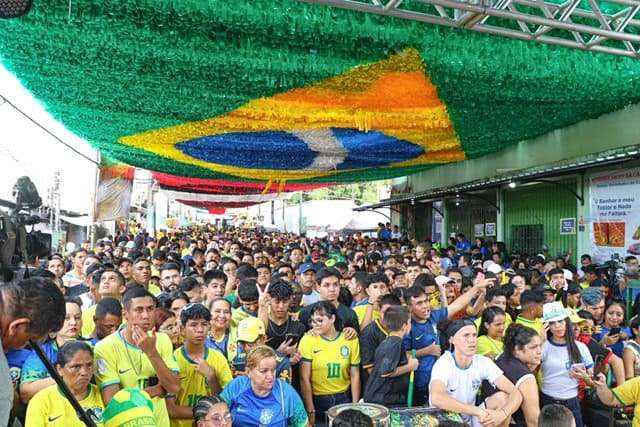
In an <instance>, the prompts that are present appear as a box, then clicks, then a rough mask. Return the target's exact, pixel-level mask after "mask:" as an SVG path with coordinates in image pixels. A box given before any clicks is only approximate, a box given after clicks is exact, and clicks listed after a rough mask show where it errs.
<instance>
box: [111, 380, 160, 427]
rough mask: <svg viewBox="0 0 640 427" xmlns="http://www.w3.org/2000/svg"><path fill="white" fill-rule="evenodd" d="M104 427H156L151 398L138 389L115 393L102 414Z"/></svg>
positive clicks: (127, 389)
mask: <svg viewBox="0 0 640 427" xmlns="http://www.w3.org/2000/svg"><path fill="white" fill-rule="evenodd" d="M102 419H103V421H104V426H105V427H124V426H132V425H135V426H156V425H157V424H158V423H157V422H156V417H155V415H154V414H153V402H152V401H151V397H149V395H148V394H147V393H146V392H145V391H143V390H140V389H138V388H125V389H122V390H120V391H119V392H117V393H116V394H115V395H114V396H113V398H111V401H110V402H109V404H108V405H107V407H106V408H105V409H104V412H103V413H102Z"/></svg>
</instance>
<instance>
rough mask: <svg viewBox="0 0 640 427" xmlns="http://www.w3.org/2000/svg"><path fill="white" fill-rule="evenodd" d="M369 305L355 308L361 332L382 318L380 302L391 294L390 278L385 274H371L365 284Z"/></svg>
mask: <svg viewBox="0 0 640 427" xmlns="http://www.w3.org/2000/svg"><path fill="white" fill-rule="evenodd" d="M364 286H365V292H366V293H367V303H366V304H361V305H357V306H355V307H353V311H355V312H356V315H357V316H358V324H359V325H360V330H362V329H364V328H365V326H367V325H368V324H369V323H371V322H373V321H374V320H377V319H379V318H380V307H379V305H378V301H379V299H380V298H381V297H383V296H385V295H387V294H388V293H389V278H388V277H387V276H386V275H385V274H384V273H374V274H369V275H368V277H367V278H366V280H365V282H364Z"/></svg>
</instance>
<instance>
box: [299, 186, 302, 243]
mask: <svg viewBox="0 0 640 427" xmlns="http://www.w3.org/2000/svg"><path fill="white" fill-rule="evenodd" d="M298 234H302V192H301V193H300V199H298Z"/></svg>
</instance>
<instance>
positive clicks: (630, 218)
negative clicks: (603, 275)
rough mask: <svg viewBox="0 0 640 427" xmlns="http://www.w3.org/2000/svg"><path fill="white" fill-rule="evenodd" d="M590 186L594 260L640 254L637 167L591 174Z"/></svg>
mask: <svg viewBox="0 0 640 427" xmlns="http://www.w3.org/2000/svg"><path fill="white" fill-rule="evenodd" d="M590 185H591V187H590V189H591V201H590V203H591V219H592V221H591V227H590V234H591V244H592V252H591V254H592V255H593V256H594V258H595V261H597V262H602V261H607V260H608V259H611V255H613V254H619V255H620V256H622V257H624V256H626V255H629V254H631V255H640V168H634V169H621V170H617V171H609V172H606V173H599V174H594V175H592V176H591V178H590Z"/></svg>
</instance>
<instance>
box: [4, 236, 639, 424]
mask: <svg viewBox="0 0 640 427" xmlns="http://www.w3.org/2000/svg"><path fill="white" fill-rule="evenodd" d="M385 230H386V231H385ZM571 256H572V254H571V253H568V254H566V256H560V257H551V256H549V255H548V254H546V253H541V254H533V255H528V254H520V253H507V251H506V248H505V247H504V245H502V244H501V243H499V242H489V243H487V242H484V241H483V240H482V239H477V240H476V241H475V242H473V243H472V242H470V241H468V240H467V239H466V238H465V236H464V235H458V236H457V237H456V238H455V239H453V241H452V242H451V245H450V246H443V247H441V246H440V245H439V244H432V242H429V241H426V242H416V241H409V240H407V239H405V238H402V236H400V235H399V233H397V230H394V231H393V232H392V231H391V230H390V229H389V228H388V227H382V230H381V232H380V233H379V234H378V236H376V237H368V236H362V235H360V234H355V235H351V236H346V237H331V238H329V237H324V238H317V239H309V238H306V237H305V236H299V235H294V234H290V233H289V234H285V233H266V232H258V231H256V230H246V229H229V230H216V229H214V228H212V227H192V228H189V229H182V230H179V231H175V232H168V233H167V232H161V233H160V234H159V235H158V236H156V238H153V237H150V236H149V235H148V234H146V233H142V232H141V233H139V234H137V235H132V234H131V235H125V234H119V235H117V236H114V237H112V238H106V239H102V240H100V241H99V242H98V243H97V244H96V245H93V247H92V246H91V244H90V243H89V242H84V243H82V244H81V245H80V246H79V247H78V248H76V249H75V250H73V251H71V252H69V253H64V254H61V253H56V254H52V255H51V256H50V257H49V259H47V260H42V261H41V265H37V264H38V262H36V263H35V265H33V266H32V268H30V269H29V271H28V272H27V274H26V277H27V278H25V279H23V280H21V281H13V282H11V283H6V284H2V285H0V337H1V338H2V340H1V344H2V347H3V348H4V350H3V351H0V359H2V356H3V355H4V357H5V358H6V363H4V361H3V360H0V425H4V424H3V423H4V422H5V421H7V418H8V415H9V414H10V421H8V422H9V423H10V424H9V425H14V424H11V423H14V422H15V423H17V424H15V425H20V423H22V425H25V426H27V427H31V426H44V425H53V426H55V425H64V426H78V425H82V422H81V421H80V420H79V418H78V415H77V413H76V411H75V409H74V408H73V407H72V405H71V403H70V402H69V399H68V398H67V397H65V394H64V392H63V390H62V389H61V388H60V387H59V385H57V384H56V382H55V381H54V379H53V378H52V376H51V372H50V371H49V369H48V368H47V366H46V365H45V364H44V363H43V361H42V360H41V359H40V357H38V354H37V352H36V351H35V350H36V349H35V348H32V347H33V344H31V343H32V342H40V343H41V348H42V350H43V352H44V354H45V356H46V358H47V359H48V360H49V361H50V362H51V364H52V365H54V366H55V369H56V372H57V373H58V374H59V376H60V377H61V378H62V380H63V381H64V383H65V384H66V386H67V388H68V390H69V391H70V393H71V394H72V395H73V397H74V398H75V399H76V400H77V401H78V402H79V403H80V405H81V406H82V408H84V409H85V410H86V411H87V413H88V414H90V416H91V417H92V418H93V419H94V421H95V422H96V424H97V425H104V426H124V425H127V426H134V425H135V426H143V425H157V426H163V427H164V426H167V427H168V426H175V427H179V426H189V425H194V426H230V425H233V426H243V427H244V426H274V427H275V426H293V427H303V426H313V425H327V424H326V423H327V421H328V420H327V411H328V410H329V409H330V408H332V407H334V406H335V405H339V404H345V403H357V402H366V403H373V404H380V405H384V406H386V407H388V408H394V407H405V406H412V405H413V406H430V407H433V408H436V409H439V410H442V411H451V412H453V413H457V414H460V415H461V417H462V421H463V422H464V423H466V424H468V425H470V426H482V427H492V426H507V425H516V426H526V427H534V426H538V425H541V426H542V425H544V426H551V425H553V426H556V425H557V426H565V425H566V426H571V425H575V426H577V427H582V426H585V425H586V426H602V425H608V417H610V416H615V417H617V418H618V419H622V420H630V419H631V418H632V416H633V411H632V410H625V407H627V409H628V407H630V406H635V407H636V410H637V411H640V379H638V376H637V375H638V373H640V317H639V316H638V314H639V313H640V302H639V301H638V299H637V298H635V296H634V295H633V294H632V293H631V292H627V288H631V287H632V286H630V284H631V282H632V281H634V280H638V279H639V277H638V275H639V268H638V260H637V259H636V258H635V257H634V256H629V257H627V258H626V259H625V260H624V262H625V265H624V273H618V274H612V270H611V269H608V268H600V267H598V266H596V265H594V264H593V262H592V260H591V257H590V256H589V255H582V256H581V257H580V259H579V260H578V263H577V264H578V265H577V266H576V265H574V264H572V259H571ZM9 379H10V381H11V383H9ZM619 407H621V409H617V410H615V411H613V410H612V409H610V408H619ZM611 414H614V415H611ZM3 417H4V418H3ZM341 417H342V418H345V419H347V421H340V420H339V419H337V420H334V425H352V426H360V425H362V426H365V425H373V424H371V423H372V421H371V420H370V419H368V418H367V417H366V416H363V415H362V414H361V413H360V412H358V411H344V413H343V414H341ZM349 420H350V421H349ZM554 420H556V421H554ZM555 422H557V423H563V422H571V423H573V424H557V423H556V424H554V423H555ZM341 423H342V424H341ZM633 423H634V424H633V425H634V426H640V415H639V416H636V417H635V418H634V419H633Z"/></svg>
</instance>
